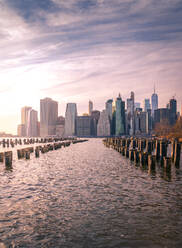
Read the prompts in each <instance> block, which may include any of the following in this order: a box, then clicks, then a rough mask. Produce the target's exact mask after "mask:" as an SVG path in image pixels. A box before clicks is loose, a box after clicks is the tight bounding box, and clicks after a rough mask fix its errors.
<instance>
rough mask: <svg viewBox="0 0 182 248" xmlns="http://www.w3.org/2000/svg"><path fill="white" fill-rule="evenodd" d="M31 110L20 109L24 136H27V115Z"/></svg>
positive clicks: (29, 108) (26, 108)
mask: <svg viewBox="0 0 182 248" xmlns="http://www.w3.org/2000/svg"><path fill="white" fill-rule="evenodd" d="M31 109H32V108H31V107H27V106H25V107H23V108H22V109H21V125H24V129H25V133H24V134H25V136H27V135H28V133H27V128H28V114H29V111H30V110H31Z"/></svg>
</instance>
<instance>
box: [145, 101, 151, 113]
mask: <svg viewBox="0 0 182 248" xmlns="http://www.w3.org/2000/svg"><path fill="white" fill-rule="evenodd" d="M143 109H144V112H147V110H149V109H151V106H150V99H148V98H147V99H144V106H143Z"/></svg>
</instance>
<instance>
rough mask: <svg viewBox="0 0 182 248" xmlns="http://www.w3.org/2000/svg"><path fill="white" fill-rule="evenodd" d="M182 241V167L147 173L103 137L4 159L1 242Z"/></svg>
mask: <svg viewBox="0 0 182 248" xmlns="http://www.w3.org/2000/svg"><path fill="white" fill-rule="evenodd" d="M2 247H3V248H4V247H8V248H9V247H14V248H15V247H25V248H26V247H30V248H37V247H53V248H55V247H73V248H80V247H84V248H87V247H88V248H90V247H93V248H110V247H124V248H127V247H140V248H142V247H145V248H146V247H152V248H153V247H154V248H155V247H156V248H157V247H162V248H163V247H170V248H172V247H180V248H181V247H182V170H181V169H175V168H173V169H172V173H171V175H166V174H165V173H164V172H163V171H162V170H158V171H157V172H156V174H149V173H148V172H147V171H146V170H144V169H141V168H140V167H136V166H135V165H134V164H132V163H130V162H129V161H128V160H126V159H125V158H123V157H122V156H121V155H120V154H119V153H117V152H116V151H114V150H112V149H109V148H106V147H105V146H104V145H103V144H102V140H101V139H90V140H89V141H88V142H85V143H80V144H75V145H71V146H70V147H67V148H62V149H60V150H57V151H52V152H49V153H46V154H41V155H40V158H34V155H33V154H32V157H31V160H28V161H26V160H19V161H18V160H14V161H13V169H12V170H6V169H5V168H4V165H3V164H0V248H2Z"/></svg>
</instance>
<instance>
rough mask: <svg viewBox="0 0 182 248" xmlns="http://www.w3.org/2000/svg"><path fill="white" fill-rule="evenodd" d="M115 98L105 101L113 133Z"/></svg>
mask: <svg viewBox="0 0 182 248" xmlns="http://www.w3.org/2000/svg"><path fill="white" fill-rule="evenodd" d="M112 105H113V100H112V99H109V100H108V101H107V102H106V103H105V106H106V113H107V114H108V116H109V122H110V129H111V130H110V131H111V133H112V120H113V118H112V117H113V106H112Z"/></svg>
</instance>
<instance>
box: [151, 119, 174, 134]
mask: <svg viewBox="0 0 182 248" xmlns="http://www.w3.org/2000/svg"><path fill="white" fill-rule="evenodd" d="M154 131H155V135H156V136H159V137H166V136H168V135H169V134H170V132H171V126H170V125H169V122H168V120H163V121H162V122H160V123H157V124H156V125H155V130H154Z"/></svg>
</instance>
